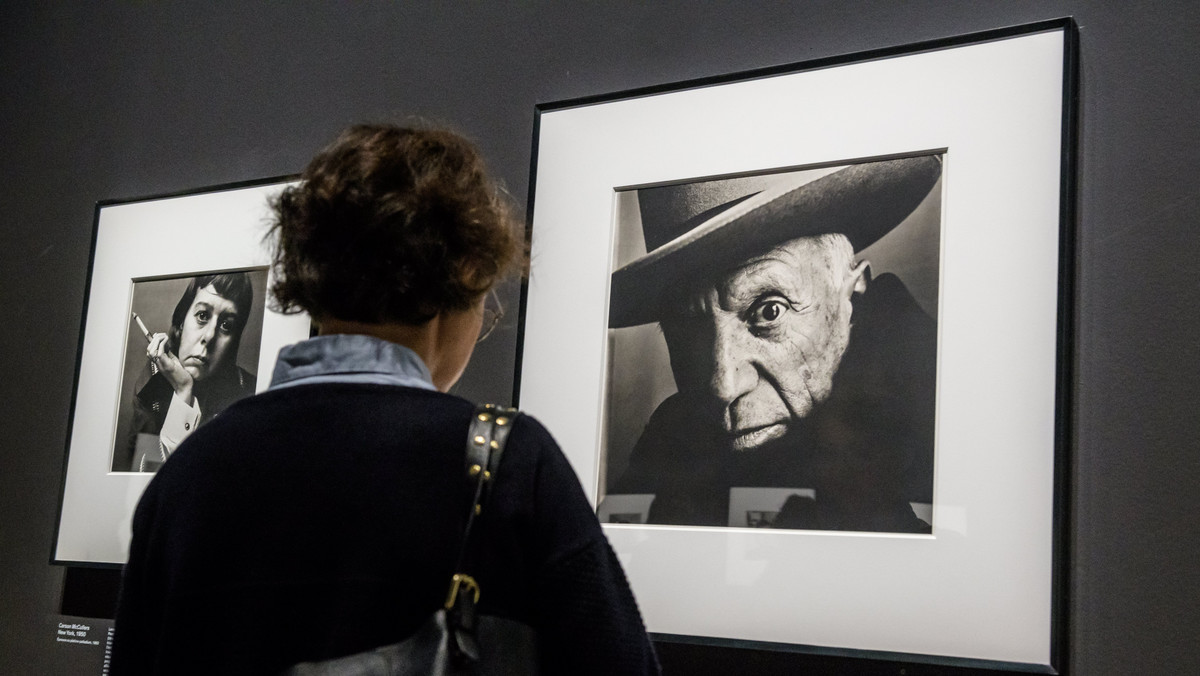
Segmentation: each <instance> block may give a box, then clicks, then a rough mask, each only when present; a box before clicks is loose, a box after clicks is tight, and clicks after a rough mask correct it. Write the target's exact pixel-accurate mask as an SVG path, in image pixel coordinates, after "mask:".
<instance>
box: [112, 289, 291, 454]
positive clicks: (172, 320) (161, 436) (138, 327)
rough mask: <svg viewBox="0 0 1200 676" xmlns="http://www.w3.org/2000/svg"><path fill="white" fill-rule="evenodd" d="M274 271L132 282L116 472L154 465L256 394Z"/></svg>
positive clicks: (114, 451) (116, 437)
mask: <svg viewBox="0 0 1200 676" xmlns="http://www.w3.org/2000/svg"><path fill="white" fill-rule="evenodd" d="M266 282H267V270H266V269H265V268H257V269H250V270H226V271H219V272H211V273H207V274H201V275H194V276H185V277H173V278H168V279H152V280H140V281H139V280H135V281H133V282H132V298H131V303H130V305H131V310H130V312H129V316H128V318H127V319H128V321H127V325H128V326H127V331H126V334H127V335H126V340H125V359H124V369H123V372H122V379H121V394H120V398H119V400H118V406H119V408H118V413H117V425H116V435H115V440H114V442H113V452H112V471H113V472H154V471H156V470H157V469H158V468H159V467H160V466H161V465H162V463H163V462H165V461H166V460H167V458H168V457H170V455H171V453H172V452H173V451H174V450H175V448H176V447H177V446H178V445H179V444H180V442H182V441H183V440H184V439H185V438H186V437H187V436H188V435H190V434H191V433H192V432H194V431H195V430H196V428H197V427H199V426H200V425H203V424H204V423H206V422H208V421H209V420H212V419H213V417H215V416H216V415H219V414H220V413H221V411H223V410H224V409H225V408H226V407H227V406H229V405H230V404H232V403H233V402H234V401H237V400H238V399H241V398H243V397H247V396H250V395H252V394H254V391H255V386H256V383H257V375H258V374H256V373H255V369H256V368H257V366H258V361H259V350H260V346H261V343H262V329H263V311H264V299H265V294H266Z"/></svg>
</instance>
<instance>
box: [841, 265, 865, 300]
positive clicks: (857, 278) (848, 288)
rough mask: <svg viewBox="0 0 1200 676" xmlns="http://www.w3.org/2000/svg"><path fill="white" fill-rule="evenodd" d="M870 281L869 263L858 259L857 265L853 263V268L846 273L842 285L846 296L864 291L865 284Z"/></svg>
mask: <svg viewBox="0 0 1200 676" xmlns="http://www.w3.org/2000/svg"><path fill="white" fill-rule="evenodd" d="M870 283H871V263H870V262H869V261H865V260H863V261H859V262H858V265H855V266H854V269H852V270H850V272H849V274H847V275H846V285H845V286H844V287H843V289H844V292H845V294H846V297H847V298H849V297H850V296H852V295H854V294H860V295H861V294H864V293H866V292H867V285H868V284H870Z"/></svg>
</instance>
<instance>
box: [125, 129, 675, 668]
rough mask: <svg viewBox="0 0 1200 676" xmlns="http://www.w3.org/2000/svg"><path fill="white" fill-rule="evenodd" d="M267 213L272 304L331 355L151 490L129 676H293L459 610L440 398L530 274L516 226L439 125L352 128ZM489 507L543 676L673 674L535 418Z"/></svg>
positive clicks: (466, 151)
mask: <svg viewBox="0 0 1200 676" xmlns="http://www.w3.org/2000/svg"><path fill="white" fill-rule="evenodd" d="M273 208H274V222H273V225H272V229H271V235H272V237H273V238H274V247H275V253H274V260H273V279H274V281H273V284H272V289H271V291H272V294H273V302H274V303H275V304H276V305H277V306H278V308H279V310H280V311H284V312H293V311H301V310H302V311H305V312H307V313H308V314H309V315H310V316H311V317H312V319H313V321H314V323H315V324H316V325H317V327H318V334H317V335H316V336H314V337H312V338H310V339H308V340H306V341H302V342H300V343H296V344H294V345H290V346H287V347H285V348H283V349H282V350H281V351H280V353H279V357H278V360H277V361H276V366H275V370H274V373H273V374H272V378H271V384H270V387H269V388H268V389H267V390H266V391H264V392H261V393H259V394H257V395H255V396H252V397H248V398H245V399H241V400H239V401H237V402H234V403H233V404H231V405H230V406H229V407H228V408H226V409H225V410H224V411H223V412H222V413H221V414H220V415H219V416H217V417H216V418H215V419H213V420H212V421H211V422H209V423H208V424H205V425H203V426H201V427H200V428H199V429H198V430H195V431H194V432H193V433H192V434H191V435H190V436H188V437H187V438H186V439H184V440H183V441H182V442H181V443H180V444H179V446H178V448H177V449H176V450H175V452H174V453H173V454H171V456H170V458H169V460H168V461H167V462H165V463H164V464H163V466H162V467H161V469H160V470H159V471H158V472H157V474H156V475H155V476H154V478H153V479H152V481H151V482H150V484H149V486H148V487H147V488H146V491H145V493H144V494H143V495H142V497H141V500H140V502H139V504H138V507H137V509H136V511H135V514H134V518H133V538H132V543H131V545H130V551H129V559H128V563H127V564H126V565H125V569H124V572H123V577H122V585H121V592H120V599H119V603H118V609H117V614H116V621H115V635H114V640H113V648H112V661H111V673H112V674H113V675H114V676H121V675H122V674H149V673H169V674H193V673H194V674H274V673H279V672H281V671H283V670H285V669H289V668H291V667H292V666H293V665H296V664H298V663H309V662H319V661H324V660H331V659H335V658H339V657H342V656H346V655H355V654H358V653H361V652H363V651H369V650H372V649H374V648H377V647H379V646H384V645H389V644H394V643H396V642H398V641H400V640H402V639H404V638H405V637H408V636H410V635H412V634H413V632H415V631H417V630H418V628H419V627H422V626H424V625H425V623H426V621H427V620H428V619H429V617H430V616H431V615H432V614H433V613H434V611H435V610H437V609H438V608H441V607H442V605H443V603H444V602H445V601H446V596H447V587H448V584H449V581H450V577H451V573H453V572H454V571H455V563H456V561H455V559H456V557H457V553H458V545H459V542H460V537H461V535H462V532H463V529H464V523H465V521H466V519H465V514H464V512H466V511H467V508H468V507H470V506H471V505H472V502H471V501H470V499H469V496H468V495H466V494H465V491H464V485H465V482H464V478H465V474H464V470H465V468H466V465H465V463H464V461H465V452H464V447H465V445H466V441H467V436H466V435H467V430H468V427H469V424H470V422H471V420H472V419H473V417H474V416H475V405H474V404H472V403H471V402H468V401H466V400H464V399H461V398H459V397H456V396H453V395H450V394H447V393H446V392H447V390H448V389H449V388H450V387H451V386H452V385H453V384H454V383H455V381H456V380H458V378H459V377H460V375H461V374H462V373H463V370H464V369H465V368H466V366H467V363H468V360H469V359H470V357H471V354H472V351H473V350H474V348H475V345H476V343H477V342H478V341H479V340H482V339H483V338H485V337H486V336H487V334H488V333H489V332H490V331H491V329H492V328H493V327H494V326H495V322H496V320H497V319H498V317H499V314H500V310H501V308H499V306H498V304H497V303H496V302H495V295H494V294H492V293H490V292H491V291H492V289H494V287H495V286H496V284H497V283H499V282H500V281H502V280H503V279H504V278H506V277H507V276H509V275H511V274H513V273H517V272H519V271H520V270H522V269H523V268H524V267H525V265H526V255H525V254H524V253H523V249H522V244H521V231H522V224H521V223H520V221H519V220H518V219H517V218H516V217H515V216H514V215H513V210H512V208H511V207H510V205H509V200H508V198H507V197H506V196H505V194H504V193H503V192H502V191H501V190H500V189H499V188H498V187H497V186H496V185H495V183H494V182H493V181H492V180H491V179H490V178H489V177H488V175H487V173H486V171H485V168H484V164H483V160H482V158H481V157H480V155H479V153H478V151H477V150H476V149H475V147H474V146H473V145H472V144H471V143H470V142H468V141H467V140H466V139H464V138H463V137H461V136H460V135H458V134H456V133H454V132H450V131H447V130H443V129H437V128H431V127H427V126H424V125H417V126H410V127H400V126H394V125H359V126H354V127H352V128H350V129H348V130H346V131H345V132H343V133H342V134H341V135H340V136H339V137H338V138H337V139H336V140H334V141H333V142H332V143H331V144H330V145H329V146H328V147H326V148H325V149H323V150H322V151H320V152H319V153H318V154H317V155H316V157H314V158H313V160H312V161H311V162H310V164H309V165H308V167H307V168H306V169H305V171H304V173H303V174H302V176H301V179H300V181H299V183H298V184H297V185H295V186H294V187H290V188H287V189H285V190H284V191H283V192H282V193H281V194H280V195H279V197H278V198H277V200H276V201H275V202H274V204H273ZM185 366H186V364H185ZM194 377H195V376H193V378H194ZM497 423H499V420H498V419H497ZM489 486H490V488H489V490H490V495H489V497H488V501H487V503H486V505H485V506H484V508H483V509H482V511H481V512H479V514H480V516H479V518H478V522H479V523H478V527H480V528H481V529H482V530H480V531H479V536H480V537H479V539H478V540H477V541H476V542H475V544H476V545H477V547H476V549H475V551H474V560H475V562H476V565H475V566H474V567H473V569H472V575H474V577H475V579H476V580H477V581H478V588H479V590H480V596H479V599H478V610H479V612H480V613H481V614H484V615H488V616H497V617H503V618H508V619H511V620H516V621H520V622H522V623H525V624H527V625H529V626H531V627H533V629H534V630H535V631H536V633H537V636H538V646H539V649H538V658H537V659H538V661H539V664H540V673H543V674H656V673H658V671H659V668H658V663H657V658H656V656H655V652H654V649H653V646H652V644H651V642H650V640H649V638H648V636H647V634H646V630H645V627H644V625H643V623H642V619H641V615H640V613H639V610H638V607H637V604H636V602H635V600H634V597H633V594H632V592H631V590H630V587H629V584H628V582H627V581H626V578H625V574H624V572H623V570H622V568H621V565H620V563H619V562H618V560H617V558H616V556H615V554H614V553H613V550H612V548H611V547H610V546H609V543H608V540H607V538H606V537H605V535H604V532H603V530H601V528H600V524H599V521H598V519H597V517H596V514H595V512H594V511H593V509H592V507H591V505H590V503H589V502H588V500H587V498H586V497H585V495H584V492H583V489H582V487H581V486H580V484H579V480H578V479H577V478H576V476H575V473H574V472H573V470H572V469H571V466H570V465H569V464H568V462H567V460H566V457H565V456H564V455H563V453H562V451H561V450H560V449H559V447H558V445H557V444H556V443H555V441H554V439H553V438H552V437H551V436H550V434H549V433H548V432H547V431H546V429H545V428H544V427H543V426H542V425H541V424H540V423H538V422H537V420H535V419H534V418H533V417H531V416H529V415H521V416H518V417H517V418H516V419H515V422H513V423H512V425H511V431H510V433H509V436H508V443H507V450H506V451H505V452H504V453H503V455H502V458H501V460H500V464H499V466H498V467H497V471H496V473H495V474H494V475H491V476H490V482H489ZM475 532H476V531H472V538H474V537H475Z"/></svg>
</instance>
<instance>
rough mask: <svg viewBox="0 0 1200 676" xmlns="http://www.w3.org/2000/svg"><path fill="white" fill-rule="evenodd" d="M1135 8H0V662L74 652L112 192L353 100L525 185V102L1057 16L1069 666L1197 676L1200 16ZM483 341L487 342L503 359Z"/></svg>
mask: <svg viewBox="0 0 1200 676" xmlns="http://www.w3.org/2000/svg"><path fill="white" fill-rule="evenodd" d="M1131 4H1132V3H1123V2H1110V3H1101V2H1065V1H1064V2H996V3H981V2H958V1H940V2H935V1H923V2H892V1H889V0H869V1H867V0H864V1H861V2H846V1H842V2H836V1H813V2H799V1H798V2H791V3H784V2H747V1H745V0H731V1H721V2H704V3H699V2H696V3H649V2H645V3H642V2H606V3H600V2H588V3H572V2H551V1H546V2H525V3H516V2H511V3H486V4H485V3H440V2H424V3H384V2H364V3H326V2H310V3H258V2H218V3H191V4H183V3H177V2H156V3H145V2H138V3H134V2H126V3H111V2H105V3H72V4H67V3H3V4H2V5H0V92H2V93H3V94H2V96H0V167H2V174H0V177H2V180H0V312H2V315H0V316H2V317H3V322H2V325H3V327H4V328H3V330H0V364H2V368H3V370H2V374H3V378H2V380H0V411H2V414H0V673H3V674H24V673H30V674H32V673H39V674H40V673H76V672H77V671H79V669H78V668H77V667H74V666H71V665H72V662H71V658H70V657H64V656H63V651H64V647H63V644H56V643H55V642H54V640H53V631H52V628H53V627H54V624H55V622H56V620H57V617H58V616H57V613H58V611H59V602H60V596H61V593H62V585H63V571H62V569H61V568H58V567H54V566H50V565H48V563H47V560H48V557H49V554H50V551H51V540H52V535H53V532H54V520H55V514H56V507H57V501H58V491H59V489H60V477H61V472H62V463H63V448H64V442H65V435H66V432H67V423H68V412H69V409H70V404H71V401H70V400H71V382H72V378H73V373H74V366H75V351H76V344H77V340H78V331H79V324H80V317H81V308H82V304H83V299H84V284H85V279H86V276H87V266H88V253H89V242H90V237H91V229H92V215H93V204H94V202H95V201H96V200H99V199H105V198H113V197H130V196H139V195H147V194H153V193H161V192H170V191H178V190H184V189H188V188H193V187H198V186H205V185H212V184H218V183H225V182H232V181H242V180H247V179H254V178H260V177H266V176H273V175H281V174H288V173H292V172H296V171H298V170H299V169H300V168H302V166H303V164H304V162H305V160H306V159H307V157H308V156H309V155H310V154H311V153H312V152H313V150H314V149H316V148H317V147H318V146H319V145H321V144H322V143H323V142H325V141H326V140H327V139H328V138H330V136H331V135H332V134H334V133H335V132H336V131H337V130H338V129H339V128H340V127H342V126H344V125H346V124H348V123H351V122H354V121H358V120H363V119H378V118H390V117H396V116H400V115H404V114H410V113H417V114H420V115H423V116H426V117H429V118H433V119H438V120H446V121H450V122H453V123H454V124H455V125H457V126H458V127H459V128H461V129H463V130H464V131H466V132H467V133H468V134H469V135H471V136H473V137H474V138H476V139H477V140H478V141H479V142H480V144H481V145H482V147H483V148H484V151H485V152H486V154H487V155H488V157H489V158H490V159H491V162H492V165H493V167H494V169H495V171H496V173H498V174H499V175H500V176H501V177H503V179H504V180H505V181H506V183H507V184H508V186H509V188H510V189H511V191H512V192H513V194H514V195H516V196H518V198H519V199H521V200H522V201H523V200H524V195H525V194H526V190H527V185H528V171H529V159H530V139H531V134H532V130H533V110H534V105H535V104H536V103H538V102H547V101H555V100H561V99H565V98H573V97H579V96H585V95H592V94H598V93H605V92H611V91H617V90H624V89H629V88H633V87H641V86H649V85H656V84H661V83H669V82H674V81H679V80H684V79H691V78H697V77H704V76H709V75H714V74H722V73H731V72H736V71H741V70H746V69H752V68H759V67H763V66H769V65H775V64H783V63H790V62H797V61H803V60H808V59H812V58H817V57H825V56H831V55H838V54H844V53H848V52H855V51H861V50H867V49H874V48H880V47H886V46H892V45H898V44H904V43H909V42H914V41H920V40H929V39H935V38H940V37H945V36H950V35H956V34H962V33H968V32H974V31H980V30H986V29H991V28H996V27H1000V26H1006V25H1012V24H1019V23H1027V22H1030V21H1035V20H1040V19H1048V18H1054V17H1060V16H1067V15H1073V16H1075V17H1076V19H1077V21H1078V22H1079V26H1080V44H1081V55H1082V60H1081V82H1082V85H1081V93H1082V101H1081V107H1080V113H1081V114H1080V121H1081V133H1080V152H1079V160H1080V187H1079V230H1078V240H1077V243H1078V259H1077V263H1078V273H1077V284H1078V286H1077V289H1078V297H1077V305H1076V318H1077V335H1076V341H1075V356H1076V364H1075V366H1076V368H1075V373H1074V379H1073V384H1074V388H1075V395H1076V396H1075V407H1074V413H1075V418H1074V425H1073V428H1072V429H1073V432H1074V439H1075V448H1074V458H1073V461H1072V465H1071V468H1070V471H1069V480H1070V483H1071V488H1072V490H1071V494H1070V500H1069V504H1070V508H1071V510H1072V518H1071V537H1070V541H1071V547H1070V563H1071V566H1070V575H1071V579H1070V588H1069V590H1070V599H1071V600H1070V610H1071V626H1070V629H1069V636H1070V652H1069V654H1070V659H1071V664H1072V672H1073V673H1078V674H1088V675H1093V674H1094V675H1103V674H1113V675H1117V674H1121V675H1124V674H1183V673H1200V648H1198V647H1197V641H1196V638H1195V637H1196V636H1197V635H1198V634H1200V610H1198V607H1200V565H1197V563H1196V562H1197V560H1198V559H1200V541H1198V540H1197V538H1196V533H1198V532H1200V518H1198V516H1197V515H1198V514H1200V424H1198V423H1197V417H1198V412H1200V391H1198V390H1200V386H1198V384H1197V383H1200V373H1198V371H1200V348H1198V338H1197V336H1198V335H1200V313H1197V312H1196V310H1195V306H1196V304H1197V301H1198V300H1200V299H1198V296H1200V294H1198V293H1197V291H1198V290H1200V282H1198V281H1197V273H1196V270H1195V267H1196V264H1197V261H1200V232H1198V227H1197V225H1198V221H1200V218H1198V217H1197V215H1196V214H1197V212H1198V211H1200V188H1197V176H1200V133H1198V132H1197V124H1198V123H1197V120H1198V119H1200V115H1198V112H1200V111H1198V106H1197V101H1200V49H1198V48H1197V47H1196V44H1197V39H1196V38H1197V36H1198V35H1200V9H1198V8H1197V6H1195V5H1194V3H1191V2H1189V1H1187V0H1178V1H1171V2H1166V1H1164V2H1157V3H1136V5H1135V6H1132V7H1131V6H1130V5H1131ZM1013 274H1014V275H1016V274H1020V270H1019V269H1015V270H1013ZM496 345H498V347H493V348H491V352H489V353H488V356H487V357H486V358H484V359H481V361H485V362H487V363H497V364H501V365H505V364H508V363H509V362H510V360H511V358H512V357H511V352H512V341H511V339H509V340H508V341H507V342H505V341H501V342H500V343H497V344H496ZM500 370H501V371H503V370H504V369H503V368H501V369H500ZM473 377H474V378H475V379H476V380H475V382H476V384H475V385H472V386H471V387H472V389H471V390H470V393H471V394H478V395H479V396H489V397H492V398H502V397H506V396H507V391H508V390H507V382H506V381H504V377H503V374H501V376H499V379H498V380H497V379H495V378H493V377H492V376H491V374H475V375H474V376H473ZM501 385H503V386H501ZM1012 593H1014V594H1019V593H1021V590H1019V589H1014V590H1012ZM685 657H686V656H685ZM679 659H681V660H682V661H680V662H678V664H680V665H689V666H680V667H679V671H680V672H684V671H689V672H690V671H693V669H696V667H695V666H694V665H695V664H698V663H699V662H698V661H697V660H692V661H691V662H688V661H686V659H685V658H679ZM754 671H755V669H754V667H753V666H747V667H746V669H745V670H744V673H753V672H754Z"/></svg>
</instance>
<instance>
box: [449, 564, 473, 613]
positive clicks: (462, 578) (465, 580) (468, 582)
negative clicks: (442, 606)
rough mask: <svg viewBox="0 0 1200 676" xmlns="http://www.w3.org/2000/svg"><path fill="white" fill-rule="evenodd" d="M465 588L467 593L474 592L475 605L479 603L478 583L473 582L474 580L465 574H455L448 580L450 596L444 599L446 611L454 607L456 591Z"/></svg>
mask: <svg viewBox="0 0 1200 676" xmlns="http://www.w3.org/2000/svg"><path fill="white" fill-rule="evenodd" d="M459 587H465V588H466V589H467V590H468V591H473V592H475V603H479V583H477V582H475V578H473V577H471V576H470V575H467V574H465V573H455V574H454V577H453V578H451V580H450V595H449V596H447V597H446V610H450V609H451V608H453V607H454V604H455V602H456V601H458V589H459Z"/></svg>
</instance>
